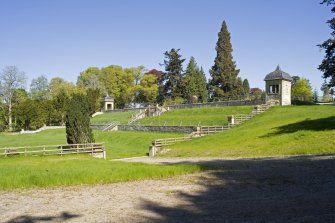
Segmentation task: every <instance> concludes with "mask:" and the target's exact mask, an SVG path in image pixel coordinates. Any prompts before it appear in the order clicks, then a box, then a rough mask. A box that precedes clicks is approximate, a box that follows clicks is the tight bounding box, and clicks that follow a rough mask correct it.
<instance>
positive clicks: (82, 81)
mask: <svg viewBox="0 0 335 223" xmlns="http://www.w3.org/2000/svg"><path fill="white" fill-rule="evenodd" d="M100 72H101V70H100V69H99V68H97V67H89V68H87V69H86V70H85V71H83V72H80V75H79V77H78V79H77V86H78V88H79V91H80V92H81V93H85V92H86V91H87V89H90V88H91V89H99V91H100V92H101V93H105V86H104V84H103V83H102V82H101V80H100V78H99V75H100Z"/></svg>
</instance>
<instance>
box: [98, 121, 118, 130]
mask: <svg viewBox="0 0 335 223" xmlns="http://www.w3.org/2000/svg"><path fill="white" fill-rule="evenodd" d="M119 124H120V123H119V122H111V123H110V124H108V125H107V126H106V127H105V128H104V129H103V130H102V131H104V132H108V131H111V130H113V129H114V128H116V127H117V126H118V125H119Z"/></svg>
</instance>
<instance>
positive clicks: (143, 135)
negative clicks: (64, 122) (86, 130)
mask: <svg viewBox="0 0 335 223" xmlns="http://www.w3.org/2000/svg"><path fill="white" fill-rule="evenodd" d="M93 133H94V138H95V141H96V142H104V143H105V146H106V151H107V159H116V158H125V157H134V156H145V155H146V154H147V153H148V151H149V146H150V145H151V142H152V141H153V140H154V139H157V138H170V137H178V136H183V135H184V134H182V133H159V132H122V131H117V132H103V131H99V130H95V131H93ZM58 144H67V143H66V135H65V129H54V130H46V131H42V132H40V133H36V134H17V135H9V134H6V133H1V134H0V145H1V148H3V147H19V146H37V145H58Z"/></svg>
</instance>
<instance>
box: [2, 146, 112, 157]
mask: <svg viewBox="0 0 335 223" xmlns="http://www.w3.org/2000/svg"><path fill="white" fill-rule="evenodd" d="M70 154H90V155H92V156H95V157H101V158H104V159H106V150H105V146H104V144H103V143H88V144H69V145H46V146H22V147H7V148H0V156H4V157H8V156H15V155H21V156H50V155H61V156H62V155H70Z"/></svg>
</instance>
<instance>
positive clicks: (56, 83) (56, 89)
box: [50, 77, 77, 98]
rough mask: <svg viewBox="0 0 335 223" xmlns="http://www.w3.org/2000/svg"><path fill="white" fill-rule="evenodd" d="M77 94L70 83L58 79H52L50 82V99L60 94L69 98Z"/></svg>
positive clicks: (74, 87)
mask: <svg viewBox="0 0 335 223" xmlns="http://www.w3.org/2000/svg"><path fill="white" fill-rule="evenodd" d="M76 92H77V88H76V86H75V85H74V84H73V83H72V82H68V81H66V80H64V79H63V78H60V77H54V78H52V79H51V80H50V95H51V98H54V97H56V95H59V94H61V93H64V94H66V95H67V96H69V97H70V96H71V95H72V94H74V93H76Z"/></svg>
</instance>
